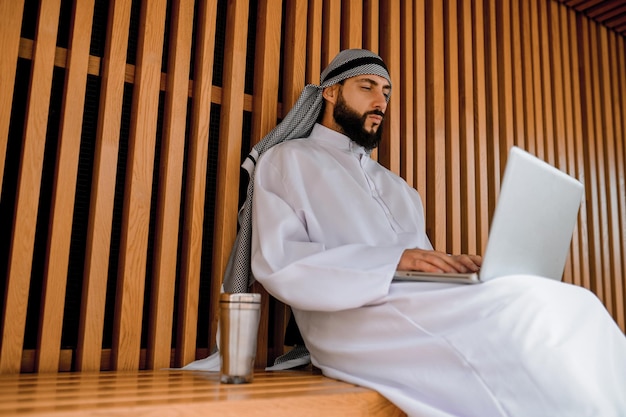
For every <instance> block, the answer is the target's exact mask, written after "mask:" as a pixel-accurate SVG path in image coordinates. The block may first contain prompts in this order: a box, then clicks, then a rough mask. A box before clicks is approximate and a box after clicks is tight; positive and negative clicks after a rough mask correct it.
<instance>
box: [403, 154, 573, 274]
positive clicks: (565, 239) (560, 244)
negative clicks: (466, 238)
mask: <svg viewBox="0 0 626 417" xmlns="http://www.w3.org/2000/svg"><path fill="white" fill-rule="evenodd" d="M582 194H583V185H582V184H581V183H580V181H578V180H576V179H575V178H572V177H570V176H569V175H567V174H565V173H564V172H562V171H559V170H558V169H556V168H555V167H553V166H551V165H549V164H547V163H546V162H544V161H542V160H540V159H538V158H536V157H535V156H533V155H531V154H529V153H528V152H525V151H523V150H522V149H520V148H518V147H515V146H514V147H512V148H511V150H510V152H509V159H508V161H507V165H506V169H505V171H504V177H503V179H502V185H501V188H500V195H499V197H498V202H497V205H496V210H495V212H494V214H493V219H492V222H491V228H490V230H489V239H488V242H487V248H486V249H485V254H484V256H483V263H482V266H481V269H480V271H479V272H478V273H468V274H450V273H439V274H437V273H434V274H433V273H426V272H416V271H396V274H395V277H394V281H396V280H398V281H402V280H403V281H407V280H408V281H439V282H457V283H467V284H472V283H478V282H483V281H487V280H490V279H492V278H496V277H501V276H504V275H512V274H531V275H538V276H542V277H546V278H552V279H556V280H561V279H562V277H563V270H564V268H565V262H566V260H567V255H568V252H569V247H570V243H571V240H572V234H573V231H574V227H575V225H576V219H577V217H578V209H579V207H580V203H581V199H582Z"/></svg>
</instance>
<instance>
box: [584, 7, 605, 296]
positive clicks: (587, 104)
mask: <svg viewBox="0 0 626 417" xmlns="http://www.w3.org/2000/svg"><path fill="white" fill-rule="evenodd" d="M579 25H580V36H581V48H582V50H581V57H580V58H581V63H582V65H583V66H584V70H583V71H582V79H581V111H582V117H581V120H582V126H583V135H584V137H585V140H584V141H583V146H584V150H583V152H584V154H585V157H584V164H585V165H584V169H585V173H586V176H585V196H586V200H587V202H590V203H591V204H589V205H588V206H587V218H586V219H585V220H586V224H587V227H588V230H589V234H590V235H591V236H594V235H595V236H599V235H600V233H599V232H600V230H599V229H600V226H599V224H600V222H599V214H598V211H599V210H598V198H597V194H598V193H597V169H598V168H597V164H596V161H595V135H594V134H593V119H594V118H593V93H592V90H593V85H592V79H591V51H590V36H589V23H588V21H586V20H584V19H580V20H579ZM589 243H590V245H589V257H590V265H591V271H590V283H589V284H590V288H591V289H592V290H593V291H594V292H595V293H596V295H598V297H599V298H600V299H601V300H603V296H602V291H601V289H602V281H600V280H599V277H600V276H601V273H602V272H601V254H600V253H601V245H600V242H598V240H597V239H591V240H590V242H589ZM603 301H604V300H603Z"/></svg>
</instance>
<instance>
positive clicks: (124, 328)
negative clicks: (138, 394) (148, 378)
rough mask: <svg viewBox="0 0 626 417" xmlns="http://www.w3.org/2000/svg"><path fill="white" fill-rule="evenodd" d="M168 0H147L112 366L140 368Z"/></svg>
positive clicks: (143, 13)
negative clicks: (153, 175) (142, 320)
mask: <svg viewBox="0 0 626 417" xmlns="http://www.w3.org/2000/svg"><path fill="white" fill-rule="evenodd" d="M166 5H167V1H165V0H160V1H148V2H145V3H142V9H141V17H140V32H139V40H138V46H137V64H136V67H135V71H136V74H135V85H134V91H133V103H132V109H133V110H132V112H131V122H130V136H129V140H128V164H127V169H126V185H125V191H124V209H123V214H122V231H121V238H120V255H119V268H118V280H117V292H116V300H115V317H114V328H113V346H112V351H111V360H112V368H113V369H116V370H133V369H138V367H139V352H140V348H141V346H140V343H141V329H142V323H141V318H142V317H143V300H144V288H145V278H146V263H147V250H148V228H149V222H150V206H151V197H152V181H153V178H152V174H153V167H154V154H155V144H156V128H157V116H158V114H157V113H158V106H159V92H160V81H161V58H162V53H163V39H164V29H165V13H166Z"/></svg>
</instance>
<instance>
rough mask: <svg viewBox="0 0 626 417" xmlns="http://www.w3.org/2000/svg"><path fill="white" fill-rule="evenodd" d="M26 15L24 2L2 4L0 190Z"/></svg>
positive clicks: (0, 27) (0, 11)
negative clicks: (23, 23)
mask: <svg viewBox="0 0 626 417" xmlns="http://www.w3.org/2000/svg"><path fill="white" fill-rule="evenodd" d="M23 13H24V0H15V1H3V2H2V3H0V16H3V17H4V19H5V20H4V21H3V23H2V25H0V51H2V54H0V85H1V86H3V87H2V88H1V89H0V190H2V183H3V178H4V164H5V160H6V149H7V142H8V138H9V124H10V121H11V110H10V109H11V101H12V100H13V80H14V79H15V72H16V70H17V57H18V52H19V46H20V29H21V23H22V15H23Z"/></svg>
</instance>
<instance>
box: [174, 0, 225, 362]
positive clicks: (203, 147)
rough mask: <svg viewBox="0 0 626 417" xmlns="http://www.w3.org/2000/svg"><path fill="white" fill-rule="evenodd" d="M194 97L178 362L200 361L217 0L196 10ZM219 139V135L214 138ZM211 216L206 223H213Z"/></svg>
mask: <svg viewBox="0 0 626 417" xmlns="http://www.w3.org/2000/svg"><path fill="white" fill-rule="evenodd" d="M197 15H198V18H197V30H196V33H195V39H196V55H195V68H194V82H193V101H192V108H191V122H190V130H191V132H190V135H189V146H188V155H187V167H186V169H187V171H186V172H187V183H186V189H185V214H184V230H183V237H182V253H181V271H180V286H179V298H178V311H179V313H178V331H177V333H176V334H177V341H176V359H175V364H176V366H183V365H186V364H188V363H189V362H191V361H193V360H194V359H196V357H195V353H196V331H197V326H198V302H199V301H198V299H199V295H198V292H199V289H200V261H201V259H202V235H203V230H204V228H203V226H204V221H205V219H204V202H205V192H206V171H207V163H208V162H207V160H208V153H209V152H208V149H209V126H210V121H211V94H212V91H211V85H212V81H213V59H214V57H213V56H214V50H215V27H216V16H217V0H203V1H201V2H200V3H199V5H198V10H197ZM212 139H213V140H217V138H212ZM211 220H212V219H208V220H207V221H211Z"/></svg>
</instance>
